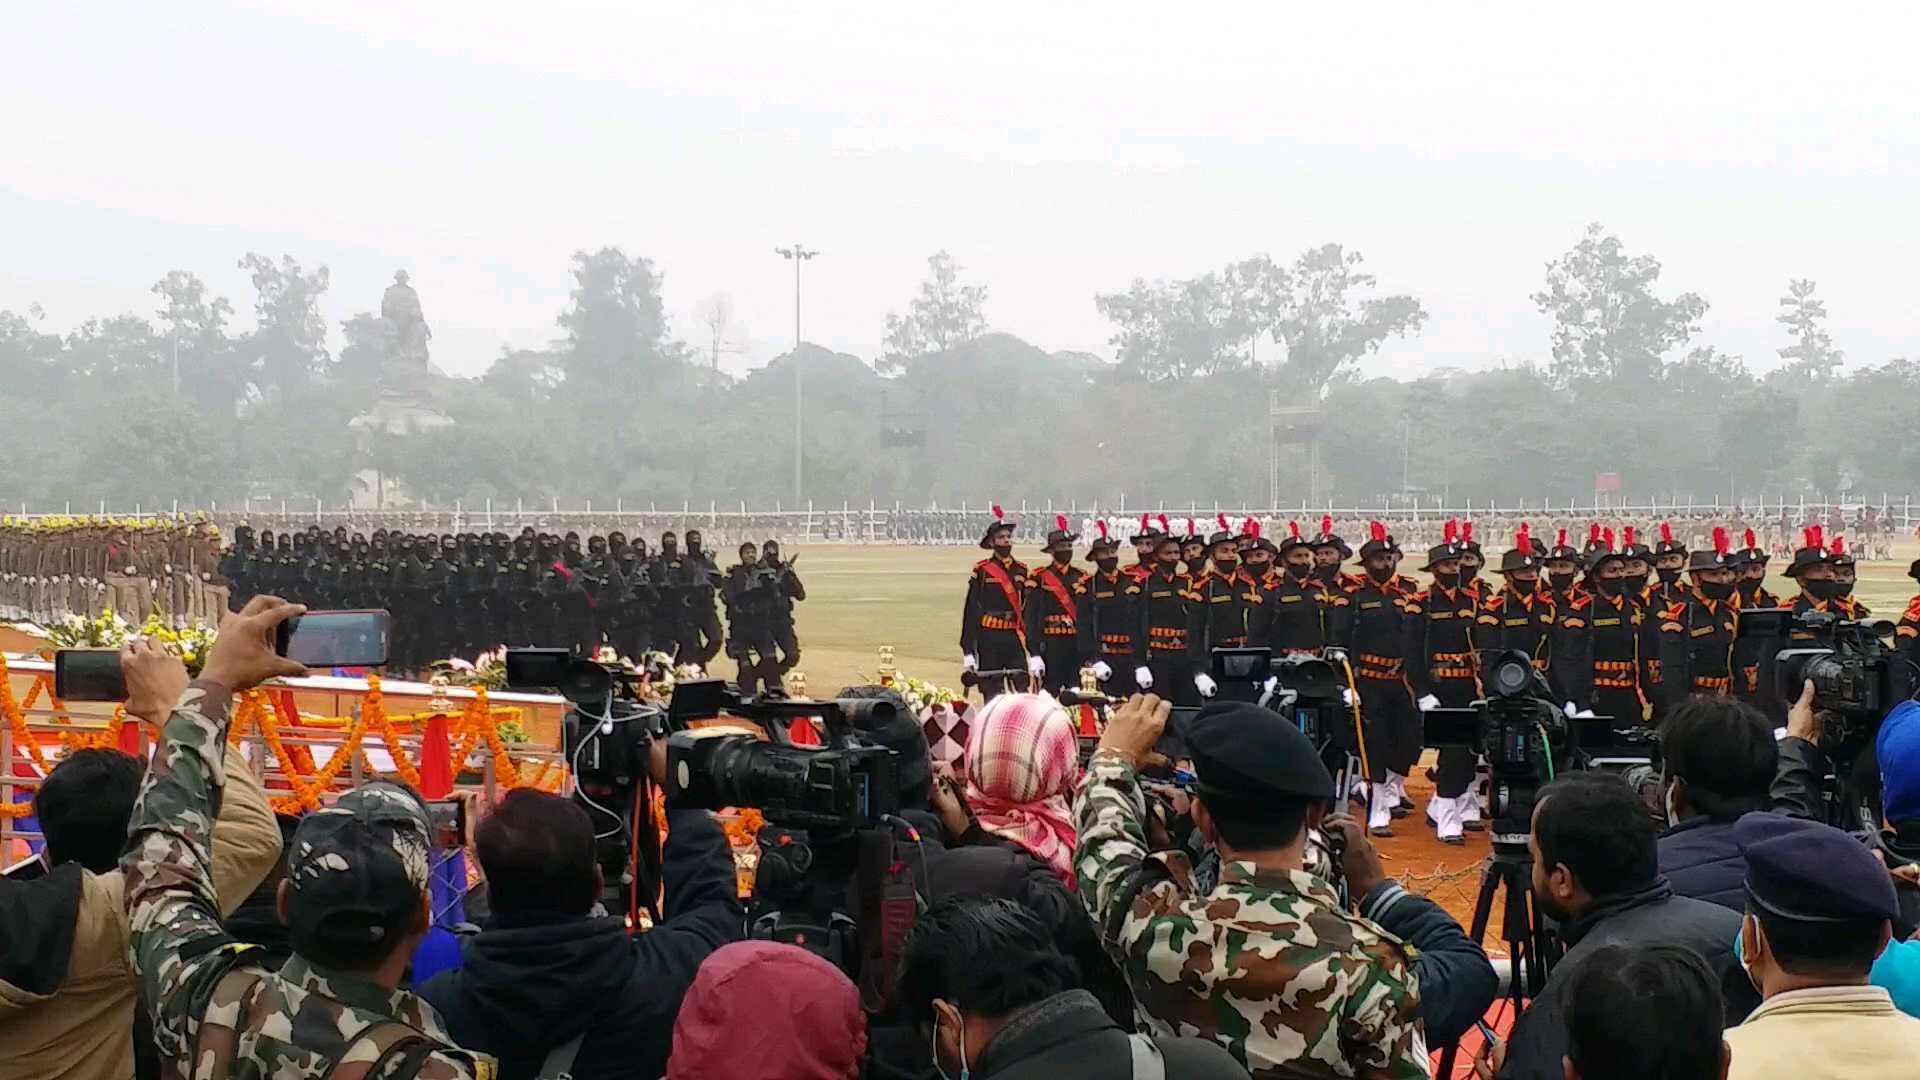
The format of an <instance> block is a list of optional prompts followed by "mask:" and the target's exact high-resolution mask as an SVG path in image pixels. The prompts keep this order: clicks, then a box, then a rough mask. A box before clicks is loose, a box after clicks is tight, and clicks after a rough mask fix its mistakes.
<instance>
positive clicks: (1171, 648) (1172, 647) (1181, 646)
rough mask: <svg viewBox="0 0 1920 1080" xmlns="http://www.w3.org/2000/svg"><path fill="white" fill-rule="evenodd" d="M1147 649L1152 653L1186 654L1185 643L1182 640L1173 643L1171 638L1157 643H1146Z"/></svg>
mask: <svg viewBox="0 0 1920 1080" xmlns="http://www.w3.org/2000/svg"><path fill="white" fill-rule="evenodd" d="M1147 648H1149V649H1152V650H1153V651H1154V652H1186V651H1187V643H1186V642H1185V641H1184V640H1180V641H1175V640H1173V639H1171V638H1162V639H1160V640H1157V641H1149V642H1147Z"/></svg>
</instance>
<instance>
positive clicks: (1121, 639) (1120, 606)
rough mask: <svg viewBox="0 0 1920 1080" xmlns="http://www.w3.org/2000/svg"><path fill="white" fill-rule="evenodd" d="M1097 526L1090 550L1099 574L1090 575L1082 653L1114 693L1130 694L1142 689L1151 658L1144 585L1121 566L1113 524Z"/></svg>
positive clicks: (1083, 613) (1089, 556)
mask: <svg viewBox="0 0 1920 1080" xmlns="http://www.w3.org/2000/svg"><path fill="white" fill-rule="evenodd" d="M1095 525H1096V526H1097V527H1098V528H1099V530H1100V538H1099V539H1097V540H1095V541H1094V542H1093V546H1092V547H1091V548H1089V549H1088V550H1087V561H1088V562H1090V563H1092V564H1093V566H1094V572H1093V573H1092V574H1089V575H1087V578H1086V580H1085V582H1084V583H1083V585H1084V588H1085V590H1086V592H1085V595H1084V596H1082V597H1081V600H1080V618H1079V631H1080V655H1081V656H1082V657H1085V658H1087V659H1088V661H1089V662H1088V665H1087V666H1088V667H1089V668H1090V669H1092V671H1093V675H1094V677H1095V678H1097V679H1099V680H1100V683H1101V685H1102V686H1103V687H1105V691H1106V693H1107V695H1108V696H1109V697H1115V698H1125V697H1128V696H1129V695H1131V694H1133V693H1134V692H1136V691H1137V690H1138V689H1139V687H1138V686H1137V685H1136V682H1135V679H1134V672H1135V671H1136V670H1139V669H1141V668H1144V667H1145V666H1146V662H1147V657H1146V650H1145V648H1144V639H1143V638H1141V637H1140V632H1139V631H1140V618H1139V608H1140V596H1141V593H1142V591H1143V586H1142V582H1141V579H1138V578H1136V577H1134V576H1133V575H1132V574H1131V573H1129V572H1127V571H1126V570H1122V569H1120V548H1119V545H1117V544H1115V543H1114V542H1113V539H1112V538H1111V537H1109V536H1108V535H1107V523H1106V522H1104V521H1099V522H1095Z"/></svg>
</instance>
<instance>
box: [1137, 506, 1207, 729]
mask: <svg viewBox="0 0 1920 1080" xmlns="http://www.w3.org/2000/svg"><path fill="white" fill-rule="evenodd" d="M1155 545H1156V546H1155V547H1154V551H1153V556H1154V568H1153V573H1151V574H1148V575H1147V576H1146V578H1145V579H1144V580H1142V581H1141V582H1140V623H1139V626H1140V630H1139V633H1138V636H1139V639H1140V640H1142V641H1144V642H1146V650H1145V651H1146V657H1147V662H1146V664H1145V665H1144V666H1142V667H1141V668H1139V669H1137V670H1135V671H1134V673H1133V675H1134V680H1135V681H1136V682H1137V683H1138V684H1139V687H1140V689H1141V690H1152V691H1153V692H1154V693H1156V694H1159V695H1161V696H1162V697H1164V698H1167V699H1168V700H1170V701H1172V702H1173V703H1174V704H1175V705H1180V706H1188V705H1198V704H1199V703H1200V688H1199V687H1198V686H1197V685H1195V683H1194V677H1195V673H1196V671H1198V670H1199V668H1198V664H1200V663H1202V662H1204V661H1203V659H1202V658H1199V657H1196V656H1195V655H1194V654H1193V653H1192V652H1191V651H1190V647H1189V643H1190V641H1191V637H1190V634H1191V631H1192V623H1191V616H1190V609H1191V607H1192V605H1193V582H1192V579H1190V578H1188V577H1187V575H1186V574H1185V573H1184V572H1182V571H1181V569H1180V541H1179V540H1178V539H1176V538H1174V537H1172V536H1161V537H1160V538H1159V539H1158V540H1157V541H1155Z"/></svg>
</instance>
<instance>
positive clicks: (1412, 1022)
mask: <svg viewBox="0 0 1920 1080" xmlns="http://www.w3.org/2000/svg"><path fill="white" fill-rule="evenodd" d="M1075 812H1076V817H1077V819H1078V825H1079V831H1080V838H1079V848H1078V851H1077V852H1076V856H1075V860H1074V869H1075V871H1076V872H1077V873H1078V874H1079V877H1080V889H1081V896H1082V897H1083V898H1084V900H1085V901H1086V904H1087V909H1088V911H1089V912H1090V913H1091V914H1092V915H1093V918H1094V920H1095V921H1096V922H1097V923H1099V924H1100V926H1101V928H1102V936H1103V937H1104V939H1105V940H1106V943H1107V948H1108V950H1109V951H1110V952H1112V953H1113V955H1114V958H1115V959H1116V960H1117V961H1119V963H1120V966H1121V968H1122V970H1124V971H1125V972H1126V976H1127V983H1128V984H1129V985H1130V986H1131V987H1132V988H1133V993H1134V998H1135V1000H1136V1001H1137V1002H1138V1003H1139V1011H1140V1013H1141V1016H1142V1019H1143V1020H1144V1021H1146V1022H1147V1023H1148V1024H1149V1026H1150V1027H1151V1028H1152V1029H1153V1030H1154V1031H1156V1032H1157V1033H1160V1034H1166V1035H1198V1036H1202V1037H1205V1038H1210V1039H1213V1040H1214V1041H1216V1042H1218V1043H1220V1044H1221V1045H1222V1046H1225V1047H1226V1048H1227V1049H1228V1050H1229V1051H1231V1052H1232V1053H1233V1055H1234V1057H1236V1058H1238V1059H1239V1060H1240V1062H1241V1064H1243V1065H1245V1066H1246V1067H1247V1069H1248V1071H1250V1072H1251V1073H1252V1074H1253V1075H1254V1076H1255V1077H1258V1078H1269V1077H1350V1076H1369V1077H1416V1076H1417V1077H1425V1076H1428V1075H1430V1068H1429V1062H1428V1057H1427V1048H1426V1040H1425V1036H1424V1035H1423V1033H1422V1032H1421V1030H1420V1025H1419V1020H1418V1012H1419V1004H1420V994H1419V989H1418V986H1417V984H1416V982H1415V979H1414V975H1413V971H1412V968H1411V966H1410V960H1411V950H1409V949H1408V947H1407V946H1405V945H1403V944H1402V943H1401V942H1400V940H1399V939H1398V938H1395V937H1393V936H1392V935H1391V934H1388V933H1387V932H1386V931H1385V930H1382V929H1380V928H1379V927H1377V926H1375V925H1373V924H1372V923H1370V922H1368V921H1366V920H1365V919H1362V918H1359V917H1358V916H1355V915H1351V914H1348V913H1347V911H1346V910H1345V909H1344V908H1342V907H1341V905H1340V901H1339V899H1338V897H1337V896H1335V894H1334V892H1333V890H1332V889H1331V888H1329V887H1328V886H1327V884H1326V882H1325V881H1323V880H1321V879H1319V878H1316V877H1314V876H1313V875H1310V874H1307V873H1304V872H1300V871H1272V870H1261V869H1259V868H1258V867H1256V866H1255V865H1253V864H1252V863H1247V862H1230V863H1227V864H1226V865H1225V866H1224V867H1222V868H1221V873H1220V884H1219V885H1218V886H1217V887H1216V888H1215V889H1213V891H1212V892H1210V893H1205V894H1202V893H1199V892H1198V891H1197V890H1196V889H1195V888H1194V887H1193V872H1192V867H1191V866H1190V864H1189V862H1188V858H1187V856H1186V854H1185V853H1183V852H1178V851H1165V852H1152V853H1149V852H1148V850H1147V842H1146V834H1145V833H1144V832H1143V831H1142V826H1141V821H1142V818H1143V815H1144V812H1145V807H1144V804H1143V802H1142V797H1141V790H1140V782H1139V778H1138V777H1137V776H1136V774H1135V773H1134V770H1133V768H1132V767H1131V766H1129V765H1128V764H1127V763H1126V762H1124V761H1122V760H1120V759H1119V758H1118V757H1116V756H1114V755H1112V754H1110V753H1105V752H1103V753H1099V754H1096V755H1094V758H1093V761H1092V762H1091V763H1090V764H1089V767H1088V771H1087V779H1086V783H1085V786H1084V787H1083V788H1082V789H1081V792H1080V797H1079V800H1078V802H1077V803H1076V806H1075Z"/></svg>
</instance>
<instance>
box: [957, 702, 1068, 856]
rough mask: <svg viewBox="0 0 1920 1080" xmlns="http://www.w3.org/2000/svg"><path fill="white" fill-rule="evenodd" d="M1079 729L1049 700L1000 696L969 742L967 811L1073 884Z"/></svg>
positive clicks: (977, 722) (982, 716) (983, 710)
mask: <svg viewBox="0 0 1920 1080" xmlns="http://www.w3.org/2000/svg"><path fill="white" fill-rule="evenodd" d="M1077 731H1078V729H1077V728H1076V727H1075V725H1074V722H1073V718H1072V717H1070V716H1068V715H1067V710H1066V709H1065V708H1064V707H1063V706H1061V704H1060V703H1059V702H1057V701H1055V700H1054V699H1053V698H1052V697H1050V696H1048V695H1045V694H1001V695H1000V696H999V697H996V698H994V699H993V700H992V701H989V702H987V704H986V705H985V706H983V707H982V708H981V710H980V712H979V715H978V716H977V717H976V718H975V719H974V722H973V733H972V736H971V738H969V739H968V740H967V756H966V765H967V775H966V784H967V788H966V791H967V804H968V805H969V806H971V807H972V808H973V813H974V815H975V817H977V818H978V819H979V821H980V826H981V828H984V829H986V830H987V831H988V832H990V833H993V834H994V835H996V836H1001V837H1004V838H1006V839H1008V840H1011V841H1013V842H1014V843H1017V844H1019V845H1020V846H1021V847H1023V848H1025V849H1026V850H1028V851H1029V852H1031V853H1032V854H1033V856H1034V857H1035V858H1037V859H1039V860H1040V861H1041V862H1044V863H1046V864H1047V865H1048V866H1049V867H1051V868H1052V869H1053V872H1054V873H1055V874H1057V875H1058V876H1059V878H1060V880H1061V881H1064V882H1066V884H1067V887H1068V888H1073V887H1074V877H1073V844H1074V835H1075V834H1074V828H1073V788H1074V785H1075V784H1076V783H1077V782H1078V780H1079V774H1080V753H1079V742H1078V740H1077V739H1076V738H1075V736H1076V734H1077Z"/></svg>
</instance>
